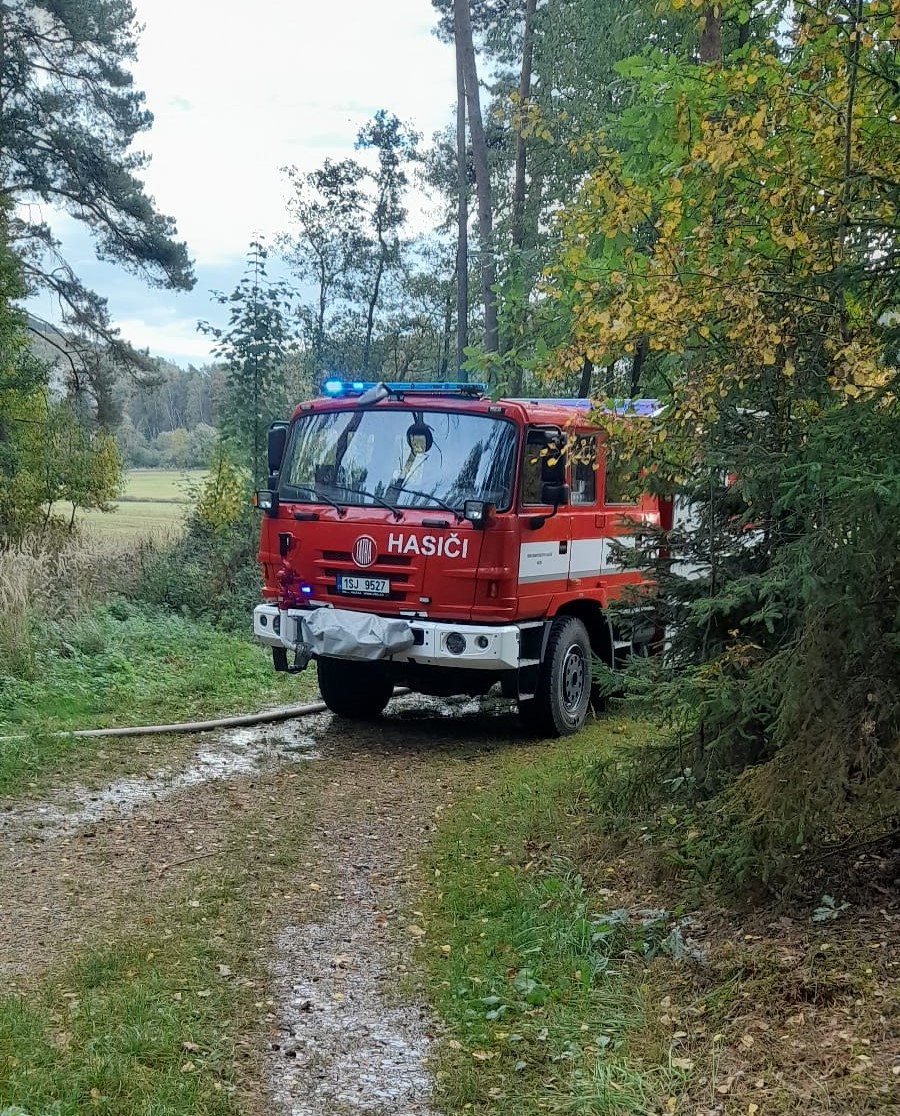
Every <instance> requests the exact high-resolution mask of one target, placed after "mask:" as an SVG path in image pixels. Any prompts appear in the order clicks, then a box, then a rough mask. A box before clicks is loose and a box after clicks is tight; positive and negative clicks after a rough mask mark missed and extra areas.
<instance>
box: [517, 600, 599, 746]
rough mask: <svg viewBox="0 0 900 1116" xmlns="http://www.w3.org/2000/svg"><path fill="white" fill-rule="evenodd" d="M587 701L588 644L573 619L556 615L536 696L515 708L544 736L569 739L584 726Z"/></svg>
mask: <svg viewBox="0 0 900 1116" xmlns="http://www.w3.org/2000/svg"><path fill="white" fill-rule="evenodd" d="M590 701H591V641H590V638H589V637H588V633H587V628H585V626H584V624H583V623H582V622H581V621H580V620H579V619H578V618H577V617H575V616H558V617H557V618H556V619H555V620H554V621H553V626H552V627H551V628H550V638H549V639H548V640H547V650H546V653H545V655H544V661H543V663H542V664H541V673H540V677H539V678H538V685H537V693H536V694H535V695H534V698H533V699H531V700H529V701H523V702H521V703H520V705H519V711H520V713H521V714H522V716H523V717H524V718H526V719H527V720H528V722H529V723H532V724H534V725H535V727H536V728H537V729H538V730H539V731H540V732H541V733H542V734H543V735H545V736H569V735H570V734H571V733H573V732H578V730H579V729H580V728H581V727H582V725H583V724H584V721H585V718H586V717H587V711H588V706H589V705H590Z"/></svg>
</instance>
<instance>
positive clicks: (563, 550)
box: [559, 539, 569, 554]
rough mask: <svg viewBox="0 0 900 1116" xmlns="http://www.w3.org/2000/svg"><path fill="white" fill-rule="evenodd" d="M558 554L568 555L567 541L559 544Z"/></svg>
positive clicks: (564, 540)
mask: <svg viewBox="0 0 900 1116" xmlns="http://www.w3.org/2000/svg"><path fill="white" fill-rule="evenodd" d="M559 552H560V554H568V553H569V540H568V539H563V541H562V542H561V543H560V544H559Z"/></svg>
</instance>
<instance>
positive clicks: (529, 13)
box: [511, 0, 537, 252]
mask: <svg viewBox="0 0 900 1116" xmlns="http://www.w3.org/2000/svg"><path fill="white" fill-rule="evenodd" d="M536 9H537V0H525V33H524V36H523V39H522V70H521V73H520V74H519V112H524V111H525V108H526V107H527V104H528V98H529V96H530V94H531V64H532V60H533V58H534V13H535V10H536ZM525 165H526V147H525V137H524V135H523V134H522V129H521V128H519V132H518V135H517V136H516V169H515V180H514V182H513V197H512V230H511V237H512V246H513V249H514V251H519V252H521V250H522V249H523V248H524V247H525Z"/></svg>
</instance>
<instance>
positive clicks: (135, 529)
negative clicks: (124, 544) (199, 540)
mask: <svg viewBox="0 0 900 1116" xmlns="http://www.w3.org/2000/svg"><path fill="white" fill-rule="evenodd" d="M206 475H207V473H206V470H205V469H130V470H129V471H128V472H127V473H126V474H125V491H124V492H123V494H122V495H121V496H120V497H119V499H118V501H117V502H116V508H115V511H112V512H101V511H84V510H82V511H79V512H78V515H77V516H76V521H77V522H78V523H79V524H80V525H81V526H82V527H87V528H88V529H89V530H91V531H93V532H95V533H96V534H99V535H102V536H104V537H107V538H116V539H122V540H125V539H146V538H151V537H153V538H157V539H159V538H166V537H171V536H173V535H177V534H178V533H179V532H180V531H181V529H182V526H183V521H184V514H185V510H186V508H187V506H188V504H189V503H190V501H191V490H192V489H195V488H197V487H198V486H199V485H200V484H201V483H202V482H203V480H204V478H205V477H206ZM64 510H65V509H63V508H57V511H58V512H59V514H63V513H64Z"/></svg>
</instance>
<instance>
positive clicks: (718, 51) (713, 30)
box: [700, 4, 722, 62]
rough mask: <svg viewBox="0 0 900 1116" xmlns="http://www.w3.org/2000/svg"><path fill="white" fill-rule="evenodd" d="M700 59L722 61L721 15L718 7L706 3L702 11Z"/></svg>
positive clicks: (703, 60) (702, 60)
mask: <svg viewBox="0 0 900 1116" xmlns="http://www.w3.org/2000/svg"><path fill="white" fill-rule="evenodd" d="M700 61H701V62H721V61H722V15H721V12H720V10H719V8H718V7H717V6H715V5H713V4H707V6H706V8H705V10H704V12H703V32H702V34H701V35H700Z"/></svg>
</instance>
